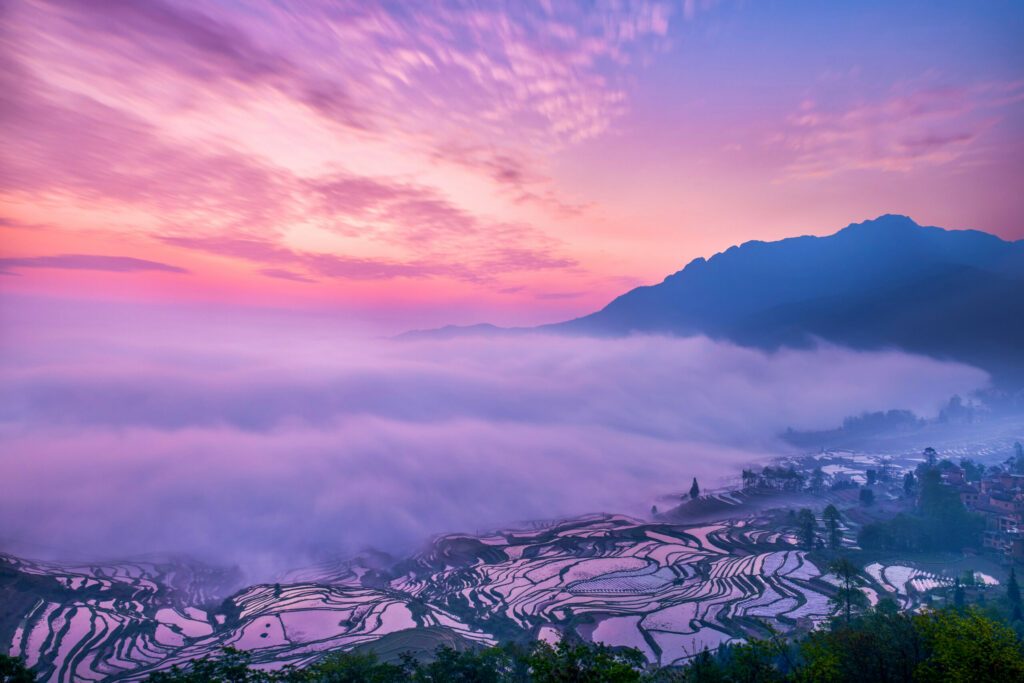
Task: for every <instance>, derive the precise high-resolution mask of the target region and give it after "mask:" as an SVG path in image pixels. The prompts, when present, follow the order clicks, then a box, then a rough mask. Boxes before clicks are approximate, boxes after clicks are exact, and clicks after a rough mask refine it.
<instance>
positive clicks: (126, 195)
mask: <svg viewBox="0 0 1024 683" xmlns="http://www.w3.org/2000/svg"><path fill="white" fill-rule="evenodd" d="M588 4H589V3H588ZM1022 17H1024V6H1022V5H1020V4H1015V3H996V2H993V3H984V4H983V5H981V4H978V3H952V4H950V3H938V4H936V3H927V4H921V5H918V4H916V3H902V4H899V5H898V6H894V5H892V4H891V3H858V4H857V6H856V8H853V7H846V6H845V4H844V5H843V6H839V4H837V3H828V4H824V5H822V4H805V3H799V4H798V3H750V2H738V1H735V2H732V1H726V0H723V1H721V2H711V1H707V0H704V1H699V0H687V1H686V2H678V3H659V2H637V3H628V2H627V3H601V2H599V3H597V4H596V6H594V7H589V8H588V9H583V8H582V7H581V6H578V5H577V4H575V3H568V2H553V3H539V4H537V5H527V4H520V3H512V4H510V5H508V6H507V7H501V8H500V9H499V6H498V5H497V4H490V3H482V4H479V5H477V4H473V5H467V6H462V5H461V4H460V3H438V4H429V5H428V4H423V5H421V4H418V3H414V4H412V5H410V6H406V7H403V6H401V4H398V5H383V4H381V5H378V4H376V3H351V4H345V3H342V4H340V5H338V4H336V3H333V2H331V3H328V2H323V3H302V4H296V5H294V6H292V5H291V4H290V3H280V4H278V3H275V4H273V5H271V4H270V3H262V2H251V3H250V2H222V3H214V2H195V3H190V2H178V1H174V0H147V2H133V1H131V0H105V1H103V2H90V1H88V0H74V1H73V0H68V1H65V2H49V1H42V0H37V1H25V0H14V1H13V2H10V3H5V9H4V16H3V21H2V24H3V28H2V29H0V46H2V49H0V60H2V63H0V117H2V121H3V123H2V128H0V135H2V139H0V145H2V150H3V151H2V153H0V204H2V207H0V266H2V267H0V273H3V274H2V275H0V288H2V290H0V293H2V294H3V295H19V296H25V295H45V296H48V297H57V298H78V299H82V298H85V299H131V300H133V301H137V302H159V303H161V304H166V303H172V304H185V305H194V304H201V303H204V302H211V303H216V304H217V305H220V306H224V305H227V306H237V305H245V306H269V307H289V308H303V309H313V310H324V309H327V310H330V311H332V312H335V313H337V314H339V315H341V316H342V317H344V316H348V317H350V318H352V319H353V320H359V321H361V322H364V323H369V324H371V325H375V326H376V327H378V328H380V329H383V330H389V331H390V330H400V329H404V328H408V327H417V326H430V325H440V324H445V323H470V322H478V321H481V320H488V321H491V322H495V323H499V324H536V323H542V322H550V321H555V320H560V319H564V318H567V317H571V316H575V315H579V314H583V313H586V312H589V311H591V310H593V309H595V308H598V307H600V306H601V305H603V304H604V303H606V302H607V301H608V300H609V299H611V298H612V297H614V296H615V295H617V294H619V293H621V292H623V291H624V290H626V289H628V288H630V287H632V286H634V285H636V284H640V283H648V282H653V281H658V280H660V279H661V278H662V277H664V276H665V275H666V274H668V273H670V272H673V271H675V270H678V269H679V268H681V267H682V266H683V265H684V264H685V263H686V262H687V261H689V260H690V259H692V258H694V257H697V256H706V255H710V254H711V253H714V252H716V251H719V250H722V249H724V248H726V247H728V246H730V245H732V244H735V243H740V242H743V241H745V240H749V239H775V238H780V237H783V236H789V235H793V234H807V233H813V234H827V233H830V232H833V231H835V230H836V229H838V228H840V227H843V226H845V225H846V224H848V223H850V222H854V221H859V220H863V219H865V218H869V217H874V216H876V215H879V214H882V213H886V212H897V213H903V214H908V215H910V216H912V217H913V218H914V219H915V220H917V221H918V222H920V223H922V224H935V225H942V226H945V227H956V228H959V227H973V228H979V229H982V230H987V231H990V232H993V233H996V234H999V235H1001V236H1003V237H1006V238H1014V239H1017V238H1021V237H1024V222H1022V220H1021V209H1022V205H1024V199H1022V196H1024V195H1022V193H1021V192H1020V190H1019V187H1020V183H1021V179H1022V177H1024V162H1022V160H1024V148H1022V147H1024V125H1022V123H1024V117H1022V112H1024V56H1022V49H1021V47H1020V41H1019V36H1020V35H1021V33H1022V31H1024V19H1022Z"/></svg>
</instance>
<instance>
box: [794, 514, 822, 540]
mask: <svg viewBox="0 0 1024 683" xmlns="http://www.w3.org/2000/svg"><path fill="white" fill-rule="evenodd" d="M796 523H797V526H798V527H799V528H800V540H801V541H803V544H804V547H805V548H813V547H814V538H815V536H814V532H815V531H817V529H818V520H817V519H816V518H815V517H814V513H813V512H811V511H810V509H808V508H801V509H800V512H798V513H797V515H796Z"/></svg>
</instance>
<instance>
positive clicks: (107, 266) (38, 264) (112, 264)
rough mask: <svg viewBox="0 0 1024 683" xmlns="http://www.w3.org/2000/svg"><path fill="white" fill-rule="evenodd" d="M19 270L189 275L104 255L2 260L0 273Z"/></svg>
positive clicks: (156, 263) (156, 264)
mask: <svg viewBox="0 0 1024 683" xmlns="http://www.w3.org/2000/svg"><path fill="white" fill-rule="evenodd" d="M19 268H57V269H61V270H99V271H105V272H108V273H137V272H140V271H159V272H164V273H187V272H188V271H187V270H185V269H184V268H179V267H178V266H171V265H168V264H166V263H160V262H159V261H148V260H146V259H140V258H133V257H131V256H105V255H102V254H60V255H58V256H32V257H24V258H0V273H2V272H6V271H10V270H17V269H19Z"/></svg>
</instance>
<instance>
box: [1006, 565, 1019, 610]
mask: <svg viewBox="0 0 1024 683" xmlns="http://www.w3.org/2000/svg"><path fill="white" fill-rule="evenodd" d="M1006 599H1007V600H1009V601H1010V604H1011V605H1013V606H1014V607H1020V584H1019V583H1017V570H1016V569H1014V568H1012V567H1011V568H1010V578H1009V579H1008V580H1007V581H1006Z"/></svg>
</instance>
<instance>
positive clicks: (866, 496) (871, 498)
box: [860, 487, 875, 506]
mask: <svg viewBox="0 0 1024 683" xmlns="http://www.w3.org/2000/svg"><path fill="white" fill-rule="evenodd" d="M874 502H875V492H874V491H872V490H871V489H869V488H867V487H865V488H862V489H861V490H860V504H861V505H865V506H867V505H871V504H873V503H874Z"/></svg>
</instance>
